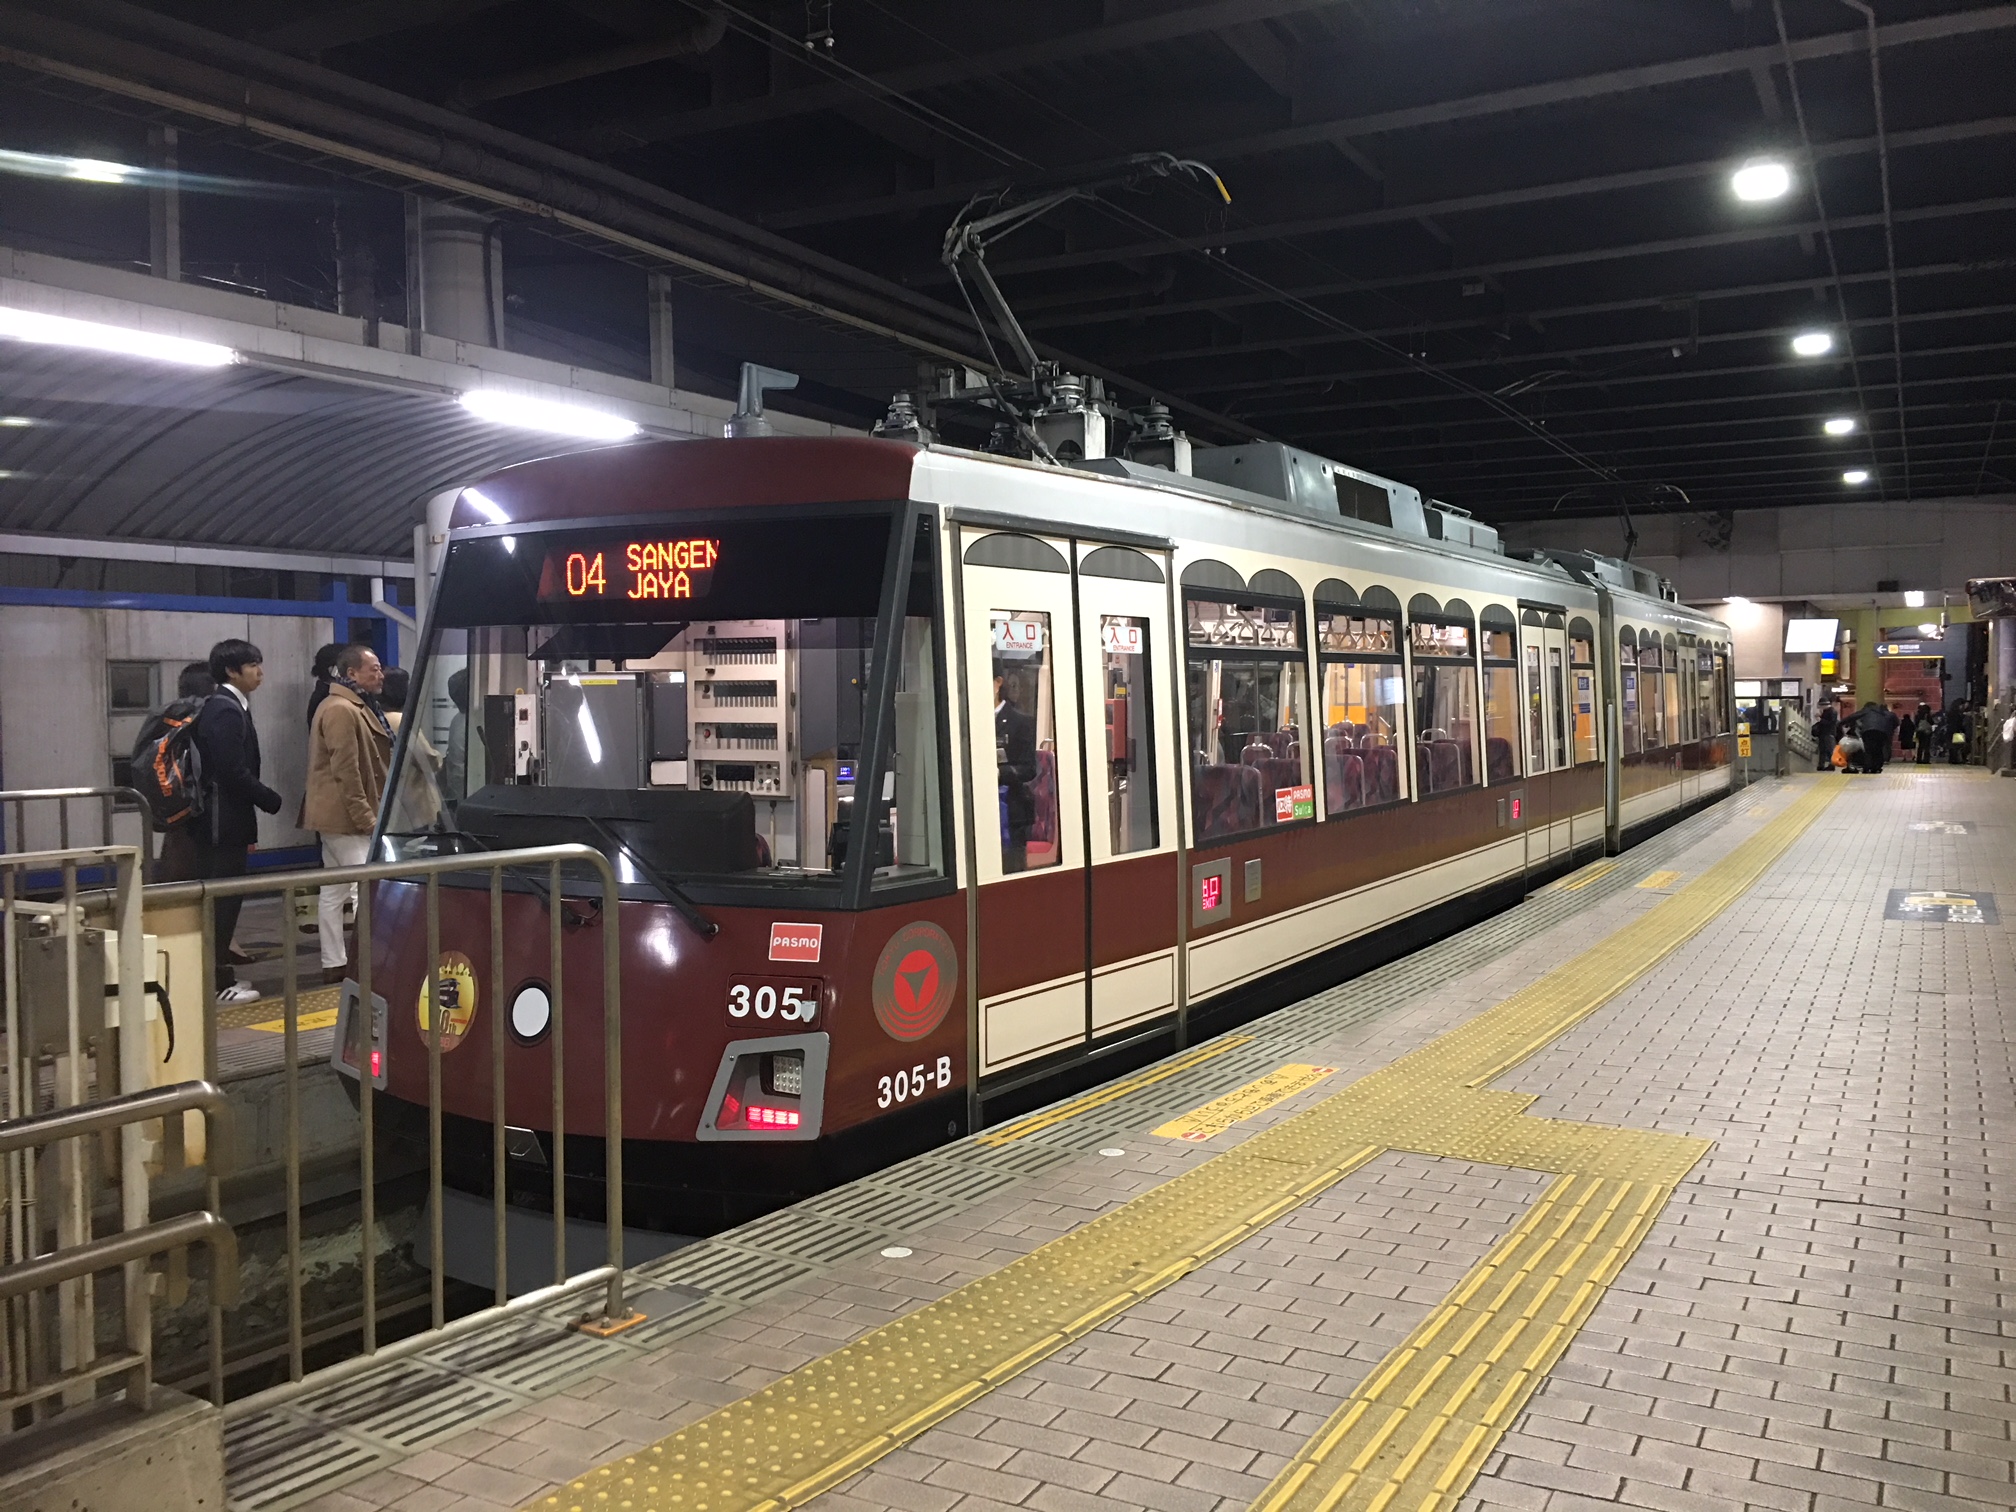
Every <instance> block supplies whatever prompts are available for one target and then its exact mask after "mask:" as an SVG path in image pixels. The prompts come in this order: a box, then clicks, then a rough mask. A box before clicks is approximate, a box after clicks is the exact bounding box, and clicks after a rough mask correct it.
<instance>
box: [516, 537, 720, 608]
mask: <svg viewBox="0 0 2016 1512" xmlns="http://www.w3.org/2000/svg"><path fill="white" fill-rule="evenodd" d="M721 559H722V555H721V542H720V541H719V540H718V539H716V538H714V537H711V536H685V537H660V536H646V537H629V536H619V537H614V538H611V539H607V540H594V541H581V540H578V539H576V540H570V541H566V542H563V543H560V544H556V545H554V546H551V547H549V548H548V549H547V551H546V555H545V559H544V561H542V562H541V564H540V567H539V590H538V597H539V602H540V603H542V604H593V603H603V602H615V601H630V602H635V603H643V602H647V601H665V600H674V601H676V600H692V599H704V598H706V597H707V595H708V593H709V591H710V590H711V589H712V588H713V586H714V571H715V568H716V567H717V566H718V565H719V564H720V562H721Z"/></svg>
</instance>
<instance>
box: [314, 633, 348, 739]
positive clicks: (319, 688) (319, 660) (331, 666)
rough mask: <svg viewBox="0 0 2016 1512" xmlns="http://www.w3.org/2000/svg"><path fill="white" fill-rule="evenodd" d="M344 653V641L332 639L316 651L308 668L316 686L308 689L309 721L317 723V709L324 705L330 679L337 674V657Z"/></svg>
mask: <svg viewBox="0 0 2016 1512" xmlns="http://www.w3.org/2000/svg"><path fill="white" fill-rule="evenodd" d="M342 654H343V642H342V641H331V642H329V644H328V645H326V646H324V647H323V648H322V649H321V650H319V651H317V652H316V653H315V660H314V662H313V663H312V664H311V665H310V667H309V669H308V675H309V676H310V677H312V678H314V679H315V686H314V687H313V688H311V689H309V691H308V723H309V726H310V727H311V728H312V727H313V726H314V723H315V711H316V710H317V709H319V708H321V707H322V700H323V699H325V698H327V697H328V696H329V679H330V678H332V677H334V676H335V675H336V658H337V657H339V656H341V655H342Z"/></svg>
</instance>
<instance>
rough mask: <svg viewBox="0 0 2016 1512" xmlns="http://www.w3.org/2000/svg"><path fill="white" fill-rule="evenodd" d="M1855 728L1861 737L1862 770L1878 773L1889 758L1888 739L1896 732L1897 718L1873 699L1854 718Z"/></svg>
mask: <svg viewBox="0 0 2016 1512" xmlns="http://www.w3.org/2000/svg"><path fill="white" fill-rule="evenodd" d="M1855 728H1856V729H1857V730H1858V731H1860V732H1861V735H1862V770H1863V771H1865V772H1880V771H1882V770H1883V763H1884V762H1885V761H1886V760H1888V759H1889V756H1890V739H1891V736H1892V735H1894V734H1895V733H1896V730H1897V716H1896V715H1895V714H1892V713H1891V712H1890V711H1889V710H1888V709H1886V708H1884V707H1883V706H1882V705H1881V704H1879V703H1877V702H1876V701H1875V700H1874V699H1873V698H1872V699H1871V700H1869V702H1867V703H1865V704H1864V705H1862V708H1861V710H1860V712H1858V713H1857V714H1856V716H1855Z"/></svg>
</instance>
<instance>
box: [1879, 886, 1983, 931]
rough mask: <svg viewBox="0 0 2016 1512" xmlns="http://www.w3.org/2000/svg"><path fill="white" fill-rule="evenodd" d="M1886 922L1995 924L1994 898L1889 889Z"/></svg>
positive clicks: (1979, 893) (1932, 890) (1963, 893)
mask: <svg viewBox="0 0 2016 1512" xmlns="http://www.w3.org/2000/svg"><path fill="white" fill-rule="evenodd" d="M1883 917H1884V918H1886V919H1914V920H1916V921H1917V922H1919V923H1921V924H1997V923H2000V922H2001V916H2000V915H1999V914H1998V913H1997V912H1996V911H1995V895H1994V894H1993V893H1983V892H1948V891H1946V890H1945V889H1943V888H1934V887H1928V888H1924V889H1922V890H1914V889H1911V888H1907V887H1897V888H1892V889H1891V892H1890V903H1889V906H1888V907H1886V908H1885V909H1884V910H1883Z"/></svg>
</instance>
